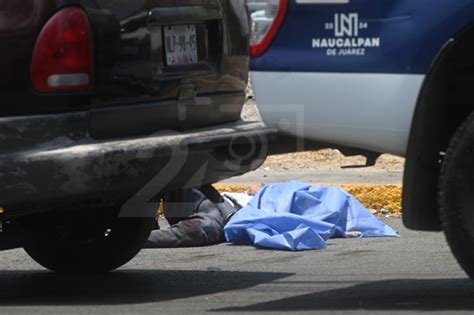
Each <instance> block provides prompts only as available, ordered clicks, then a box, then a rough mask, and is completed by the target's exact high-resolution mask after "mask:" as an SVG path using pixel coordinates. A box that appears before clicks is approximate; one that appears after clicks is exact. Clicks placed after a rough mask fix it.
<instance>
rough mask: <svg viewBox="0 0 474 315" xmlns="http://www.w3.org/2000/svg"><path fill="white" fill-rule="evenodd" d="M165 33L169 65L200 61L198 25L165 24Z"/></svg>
mask: <svg viewBox="0 0 474 315" xmlns="http://www.w3.org/2000/svg"><path fill="white" fill-rule="evenodd" d="M164 34H165V49H166V63H167V64H168V66H179V65H189V64H193V63H197V62H198V53H197V41H196V25H177V26H165V27H164Z"/></svg>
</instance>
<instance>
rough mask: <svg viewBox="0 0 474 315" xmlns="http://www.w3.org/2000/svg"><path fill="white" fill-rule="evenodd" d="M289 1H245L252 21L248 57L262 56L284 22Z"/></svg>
mask: <svg viewBox="0 0 474 315" xmlns="http://www.w3.org/2000/svg"><path fill="white" fill-rule="evenodd" d="M288 1H289V0H246V4H247V8H248V10H249V12H250V17H251V19H252V33H251V37H250V45H251V46H250V56H251V57H252V58H257V57H260V56H261V55H263V54H264V53H265V52H266V51H267V50H268V48H269V47H270V45H271V43H272V42H273V40H274V39H275V37H276V35H277V34H278V31H279V30H280V27H281V25H282V24H283V21H284V20H285V16H286V12H287V10H288Z"/></svg>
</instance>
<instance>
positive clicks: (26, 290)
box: [0, 270, 292, 306]
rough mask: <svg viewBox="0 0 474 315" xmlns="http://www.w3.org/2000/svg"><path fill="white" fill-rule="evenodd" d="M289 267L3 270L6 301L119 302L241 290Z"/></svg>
mask: <svg viewBox="0 0 474 315" xmlns="http://www.w3.org/2000/svg"><path fill="white" fill-rule="evenodd" d="M291 275H292V274H289V273H271V272H227V271H207V272H206V271H174V270H121V271H116V272H112V273H109V274H103V275H77V276H76V275H58V274H55V273H52V272H48V271H15V270H12V271H0V305H10V306H13V305H22V306H25V305H29V306H32V305H40V306H45V305H118V304H121V305H123V304H139V303H150V302H159V301H166V300H175V299H182V298H187V297H194V296H202V295H208V294H213V293H217V292H225V291H231V290H241V289H246V288H250V287H253V286H256V285H259V284H262V283H268V282H272V281H275V280H278V279H282V278H285V277H289V276H291Z"/></svg>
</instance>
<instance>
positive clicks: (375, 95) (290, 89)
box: [251, 71, 425, 156]
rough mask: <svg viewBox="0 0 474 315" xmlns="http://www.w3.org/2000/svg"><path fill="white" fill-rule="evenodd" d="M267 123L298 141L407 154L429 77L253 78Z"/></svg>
mask: <svg viewBox="0 0 474 315" xmlns="http://www.w3.org/2000/svg"><path fill="white" fill-rule="evenodd" d="M251 75H252V84H253V86H254V89H255V93H256V95H255V96H256V100H257V104H258V107H259V110H260V113H261V115H262V118H263V120H264V122H265V123H266V124H267V125H269V126H273V127H277V128H279V130H280V131H281V132H282V133H287V134H290V135H295V136H298V137H302V138H306V139H311V140H316V141H321V142H327V143H334V144H339V145H347V146H352V147H359V148H364V149H368V150H373V151H377V152H381V153H392V154H397V155H400V156H403V155H404V154H405V152H406V149H407V144H408V137H409V133H410V128H411V123H412V118H413V114H414V110H415V106H416V103H417V99H418V95H419V93H420V90H421V87H422V84H423V81H424V78H425V76H424V75H415V74H362V73H308V72H274V71H268V72H266V71H262V72H260V71H254V72H252V74H251Z"/></svg>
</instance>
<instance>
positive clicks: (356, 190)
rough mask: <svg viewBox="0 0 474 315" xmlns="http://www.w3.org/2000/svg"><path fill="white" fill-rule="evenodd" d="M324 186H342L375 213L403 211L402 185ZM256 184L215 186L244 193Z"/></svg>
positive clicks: (331, 185)
mask: <svg viewBox="0 0 474 315" xmlns="http://www.w3.org/2000/svg"><path fill="white" fill-rule="evenodd" d="M311 184H312V185H319V186H323V187H340V188H342V189H344V190H345V191H347V192H348V193H350V194H351V195H353V196H354V197H355V198H356V199H357V200H359V201H360V202H361V203H362V204H363V205H364V206H365V207H367V209H370V210H373V212H374V213H382V214H388V213H397V214H398V213H401V211H402V185H371V184H343V185H335V184H317V183H311ZM253 185H255V184H252V183H247V184H240V183H239V184H233V183H225V184H223V183H218V184H214V187H215V188H216V189H217V190H218V191H220V192H234V193H242V192H247V191H249V190H250V187H252V186H253Z"/></svg>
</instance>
